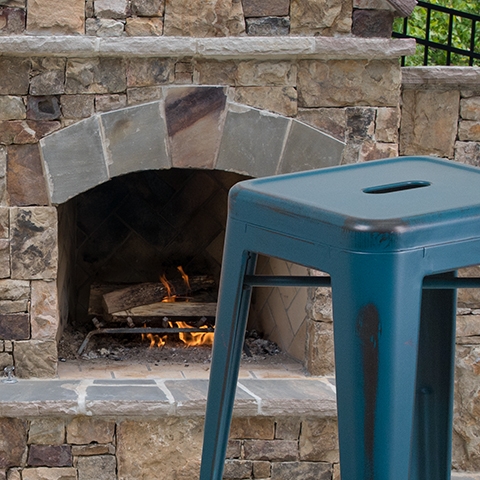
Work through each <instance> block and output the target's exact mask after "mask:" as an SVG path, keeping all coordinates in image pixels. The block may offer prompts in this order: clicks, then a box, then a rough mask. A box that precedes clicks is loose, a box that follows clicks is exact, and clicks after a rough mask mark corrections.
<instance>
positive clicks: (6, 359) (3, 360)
mask: <svg viewBox="0 0 480 480" xmlns="http://www.w3.org/2000/svg"><path fill="white" fill-rule="evenodd" d="M12 365H13V356H12V354H11V353H7V352H1V353H0V371H2V373H3V369H4V368H5V367H11V366H12Z"/></svg>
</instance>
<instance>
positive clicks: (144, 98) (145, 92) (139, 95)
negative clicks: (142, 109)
mask: <svg viewBox="0 0 480 480" xmlns="http://www.w3.org/2000/svg"><path fill="white" fill-rule="evenodd" d="M162 88H163V87H157V86H155V87H139V88H129V89H128V90H127V103H128V105H129V106H131V105H139V104H141V103H148V102H153V101H155V100H161V99H162V98H163V90H162Z"/></svg>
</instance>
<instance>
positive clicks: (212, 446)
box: [200, 229, 257, 480]
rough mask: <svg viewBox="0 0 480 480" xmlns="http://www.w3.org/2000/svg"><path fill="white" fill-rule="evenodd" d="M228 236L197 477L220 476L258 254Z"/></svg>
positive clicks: (211, 479)
mask: <svg viewBox="0 0 480 480" xmlns="http://www.w3.org/2000/svg"><path fill="white" fill-rule="evenodd" d="M232 230H233V229H232ZM239 236H240V235H239ZM230 238H232V239H233V240H232V242H229V241H226V242H225V253H224V257H223V262H222V279H221V282H220V292H219V299H218V308H217V318H216V324H215V339H214V346H213V353H212V365H211V370H210V381H209V387H208V400H207V411H206V415H205V431H204V440H203V452H202V465H201V469H200V480H221V479H222V473H223V467H224V463H225V454H226V450H227V443H228V434H229V430H230V422H231V418H232V411H233V403H234V400H235V391H236V386H237V380H238V371H239V367H240V359H241V354H242V348H243V343H244V338H245V329H246V324H247V317H248V310H249V306H250V297H251V288H250V287H249V288H246V287H244V285H243V278H244V276H245V275H252V274H253V273H254V272H255V264H256V258H257V256H256V255H255V254H253V253H248V252H242V251H241V250H239V249H235V247H234V245H232V244H233V243H239V241H238V239H235V235H234V234H233V232H231V234H230Z"/></svg>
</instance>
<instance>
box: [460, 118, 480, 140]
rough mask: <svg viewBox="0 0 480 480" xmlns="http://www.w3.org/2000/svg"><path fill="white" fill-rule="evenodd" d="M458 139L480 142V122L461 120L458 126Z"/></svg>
mask: <svg viewBox="0 0 480 480" xmlns="http://www.w3.org/2000/svg"><path fill="white" fill-rule="evenodd" d="M458 138H459V140H461V141H467V142H468V141H473V142H480V121H479V122H476V121H472V120H461V121H460V122H459V124H458Z"/></svg>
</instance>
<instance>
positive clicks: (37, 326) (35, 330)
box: [30, 280, 60, 340]
mask: <svg viewBox="0 0 480 480" xmlns="http://www.w3.org/2000/svg"><path fill="white" fill-rule="evenodd" d="M59 318H60V315H59V311H58V301H57V283H56V282H55V281H50V282H46V281H43V280H35V281H33V282H32V300H31V312H30V319H31V320H30V322H31V332H32V339H43V340H46V339H56V337H57V333H58V325H59Z"/></svg>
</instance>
